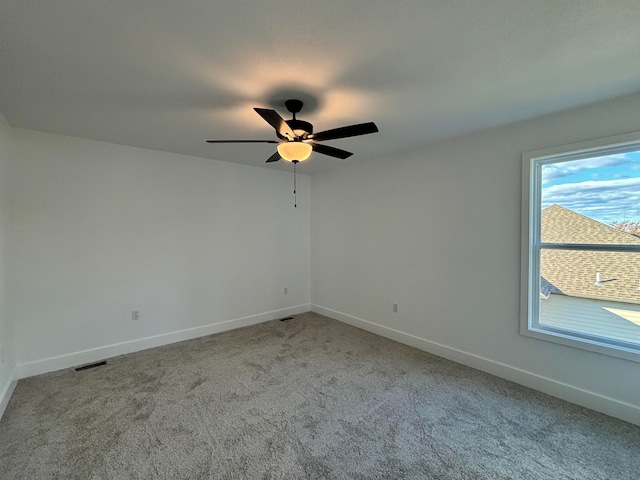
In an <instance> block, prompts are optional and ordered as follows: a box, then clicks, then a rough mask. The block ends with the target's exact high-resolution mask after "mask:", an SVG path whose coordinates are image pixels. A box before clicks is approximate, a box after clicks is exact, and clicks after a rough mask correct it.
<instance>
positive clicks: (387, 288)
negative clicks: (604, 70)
mask: <svg viewBox="0 0 640 480" xmlns="http://www.w3.org/2000/svg"><path fill="white" fill-rule="evenodd" d="M380 128H381V133H380V135H384V134H385V133H384V132H385V126H384V125H380ZM388 128H391V127H388ZM634 130H640V94H636V95H632V96H627V97H624V98H619V99H616V100H613V101H609V102H604V103H601V104H595V105H592V106H588V107H585V108H580V109H576V110H573V111H568V112H564V113H561V114H556V115H551V116H546V117H543V118H538V119H535V120H532V121H527V122H522V123H518V124H514V125H511V126H508V127H505V128H499V129H494V130H491V131H486V132H481V133H477V134H473V135H468V136H464V137H460V138H455V139H451V140H448V141H444V142H441V143H438V144H433V145H430V146H426V147H424V148H423V149H421V150H420V151H416V152H409V153H407V154H404V155H398V156H396V157H393V158H384V159H380V160H375V161H366V160H364V161H360V162H357V163H352V164H347V165H346V166H345V167H344V168H342V169H340V170H336V171H332V172H328V173H326V174H323V175H319V176H313V177H312V180H311V191H312V208H311V238H312V241H311V272H312V277H311V285H312V302H313V304H314V309H315V310H316V311H320V312H322V313H325V314H328V315H330V316H333V317H334V318H338V319H341V320H344V321H346V322H349V323H352V324H354V325H358V326H360V327H363V328H367V329H369V330H372V331H376V332H377V333H381V334H383V335H386V336H389V337H391V338H396V339H398V340H401V341H404V342H406V343H409V344H414V345H415V346H418V347H420V348H423V349H425V350H429V351H432V352H435V353H438V354H440V355H443V356H447V357H449V358H452V359H455V360H457V361H461V362H463V363H467V364H470V365H473V366H476V367H478V368H481V369H484V370H487V371H490V372H493V373H496V374H499V375H501V376H504V377H506V378H510V379H512V380H515V381H518V382H520V383H524V384H527V385H529V386H533V387H536V388H539V389H542V390H544V391H547V392H549V393H552V394H555V395H558V396H561V397H563V398H566V399H569V400H571V401H575V402H577V403H582V404H585V405H587V406H590V407H591V408H595V409H598V410H601V411H604V412H606V413H609V414H612V415H616V416H619V417H622V418H625V419H627V420H629V421H635V422H636V423H640V368H639V366H640V365H639V364H638V363H634V362H631V361H627V360H622V359H618V358H612V357H608V356H604V355H599V354H595V353H591V352H587V351H584V350H579V349H574V348H569V347H564V346H561V345H557V344H554V343H548V342H544V341H541V340H537V339H532V338H528V337H524V336H521V335H520V334H519V308H520V305H519V298H520V290H519V288H520V222H521V218H520V217H521V212H520V205H521V188H520V186H521V160H520V158H521V157H520V155H521V153H522V152H524V151H529V150H536V149H541V148H544V147H549V146H555V145H563V144H568V143H573V142H578V141H583V140H588V139H593V138H599V137H606V136H610V135H615V134H620V133H625V132H630V131H634ZM393 302H396V303H398V304H399V312H398V313H397V314H394V313H392V303H393Z"/></svg>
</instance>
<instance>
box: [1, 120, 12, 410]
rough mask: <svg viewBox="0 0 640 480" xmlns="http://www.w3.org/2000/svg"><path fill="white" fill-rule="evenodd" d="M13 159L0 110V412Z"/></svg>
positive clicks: (8, 381)
mask: <svg viewBox="0 0 640 480" xmlns="http://www.w3.org/2000/svg"><path fill="white" fill-rule="evenodd" d="M12 160H13V143H12V140H11V128H10V127H9V124H8V123H7V121H6V120H5V118H4V116H2V114H0V416H2V412H4V409H5V406H6V404H7V402H8V401H9V397H10V395H11V392H12V391H13V386H14V382H13V380H14V378H13V375H14V369H15V366H16V350H15V336H14V329H13V322H12V321H10V320H9V316H8V309H7V284H8V281H9V274H8V271H7V259H8V258H9V256H8V252H7V246H8V237H9V212H8V195H7V192H8V186H9V182H8V174H9V168H10V162H11V161H12Z"/></svg>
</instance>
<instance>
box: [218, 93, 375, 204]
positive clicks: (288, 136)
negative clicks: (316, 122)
mask: <svg viewBox="0 0 640 480" xmlns="http://www.w3.org/2000/svg"><path fill="white" fill-rule="evenodd" d="M284 104H285V107H286V108H287V110H288V111H289V112H290V113H291V114H292V116H293V118H292V119H291V120H285V119H283V118H282V117H281V116H280V114H278V112H276V111H275V110H270V109H267V108H254V110H255V111H256V113H257V114H258V115H260V116H261V117H262V118H263V119H264V121H266V122H267V123H268V124H269V125H271V126H272V127H273V128H274V129H275V131H276V136H277V137H278V138H279V139H280V140H281V141H277V140H207V143H276V144H278V147H277V151H276V152H275V153H274V154H273V155H271V156H270V157H269V158H268V159H267V163H270V162H277V161H278V160H280V159H282V160H286V161H287V162H291V163H293V166H294V180H293V181H294V194H295V165H296V164H297V163H299V162H302V161H304V160H306V159H307V158H309V156H310V155H311V152H312V151H313V152H316V153H321V154H323V155H328V156H329V157H334V158H340V159H343V160H344V159H345V158H348V157H350V156H351V155H353V153H351V152H347V151H346V150H341V149H339V148H335V147H330V146H329V145H323V144H320V143H317V142H323V141H326V140H336V139H338V138H346V137H355V136H358V135H367V134H369V133H375V132H377V131H378V127H377V126H376V124H375V123H373V122H368V123H359V124H357V125H348V126H346V127H340V128H334V129H332V130H325V131H323V132H318V133H313V125H312V124H311V123H309V122H305V121H304V120H298V119H297V118H296V114H297V113H299V112H300V111H301V110H302V106H303V103H302V101H301V100H296V99H291V100H287V101H286V102H284Z"/></svg>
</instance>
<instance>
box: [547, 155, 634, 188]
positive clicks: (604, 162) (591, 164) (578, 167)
mask: <svg viewBox="0 0 640 480" xmlns="http://www.w3.org/2000/svg"><path fill="white" fill-rule="evenodd" d="M629 163H633V159H632V158H631V157H630V156H629V155H628V154H626V153H620V154H616V155H607V156H604V157H594V158H586V159H582V160H572V161H570V162H562V163H553V164H550V165H545V166H544V167H542V183H543V184H544V183H548V182H550V181H551V180H556V179H558V178H565V177H569V176H571V175H575V174H577V173H580V172H583V171H584V170H590V169H594V168H605V167H618V166H620V165H625V164H629Z"/></svg>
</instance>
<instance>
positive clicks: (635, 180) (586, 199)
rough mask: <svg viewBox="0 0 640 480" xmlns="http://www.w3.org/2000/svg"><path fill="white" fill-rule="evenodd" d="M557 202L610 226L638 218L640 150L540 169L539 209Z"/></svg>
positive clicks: (639, 204)
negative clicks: (613, 223) (617, 222)
mask: <svg viewBox="0 0 640 480" xmlns="http://www.w3.org/2000/svg"><path fill="white" fill-rule="evenodd" d="M554 203H556V204H558V205H561V206H563V207H566V208H568V209H570V210H573V211H574V212H578V213H581V214H582V215H586V216H587V217H591V218H593V219H595V220H598V221H599V222H602V223H606V224H607V225H610V224H611V223H612V222H614V221H622V220H631V221H640V150H638V151H634V152H628V153H623V154H616V155H608V156H604V157H594V158H587V159H584V160H573V161H570V162H562V163H554V164H551V165H545V166H543V168H542V208H546V207H548V206H549V205H552V204H554Z"/></svg>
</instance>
